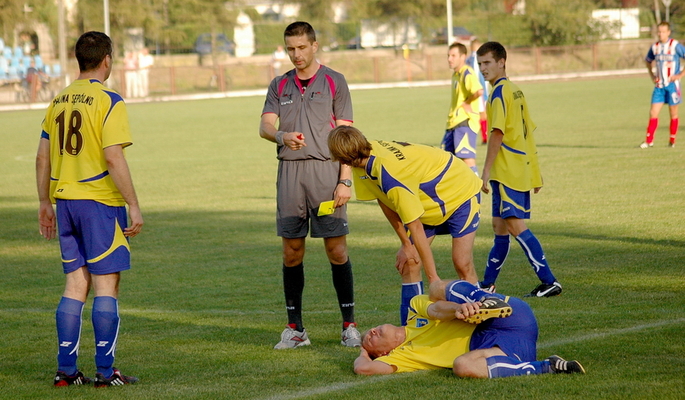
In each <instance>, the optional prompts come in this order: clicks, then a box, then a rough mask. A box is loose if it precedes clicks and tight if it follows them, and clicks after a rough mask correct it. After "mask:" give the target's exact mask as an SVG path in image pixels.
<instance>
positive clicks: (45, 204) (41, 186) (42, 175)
mask: <svg viewBox="0 0 685 400" xmlns="http://www.w3.org/2000/svg"><path fill="white" fill-rule="evenodd" d="M36 184H37V186H38V201H39V203H40V206H39V208H38V224H39V228H38V231H39V232H40V234H41V235H43V237H44V238H46V239H47V240H50V239H54V238H55V235H56V232H57V220H56V218H55V210H54V209H53V208H52V202H51V201H50V141H49V140H47V139H41V140H40V143H39V144H38V153H37V154H36Z"/></svg>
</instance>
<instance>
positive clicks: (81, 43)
mask: <svg viewBox="0 0 685 400" xmlns="http://www.w3.org/2000/svg"><path fill="white" fill-rule="evenodd" d="M75 52H76V59H77V60H78V68H79V70H80V71H81V72H87V71H92V70H94V69H97V67H98V66H99V65H100V63H102V60H104V59H105V57H107V56H110V57H111V56H112V39H110V38H109V36H107V35H105V34H104V33H102V32H95V31H90V32H86V33H84V34H83V35H81V37H80V38H78V41H76V48H75Z"/></svg>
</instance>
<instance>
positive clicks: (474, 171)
mask: <svg viewBox="0 0 685 400" xmlns="http://www.w3.org/2000/svg"><path fill="white" fill-rule="evenodd" d="M470 168H471V171H473V173H474V174H476V176H479V175H478V166H476V165H474V166H473V167H470Z"/></svg>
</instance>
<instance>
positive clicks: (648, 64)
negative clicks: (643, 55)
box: [645, 61, 659, 83]
mask: <svg viewBox="0 0 685 400" xmlns="http://www.w3.org/2000/svg"><path fill="white" fill-rule="evenodd" d="M653 63H654V62H653V61H645V65H647V72H648V73H649V79H650V80H651V81H652V83H657V82H659V79H658V78H657V77H656V76H655V75H654V71H653V70H652V65H653Z"/></svg>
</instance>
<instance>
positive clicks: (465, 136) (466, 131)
mask: <svg viewBox="0 0 685 400" xmlns="http://www.w3.org/2000/svg"><path fill="white" fill-rule="evenodd" d="M477 137H478V135H477V134H476V132H474V131H473V130H472V129H471V127H469V121H468V120H466V121H462V122H460V123H459V124H457V126H455V127H454V128H452V129H447V130H446V131H445V136H444V137H443V138H442V143H441V144H440V147H442V149H443V150H445V151H448V152H450V153H452V154H454V155H455V156H457V158H461V159H466V158H476V138H477Z"/></svg>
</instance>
